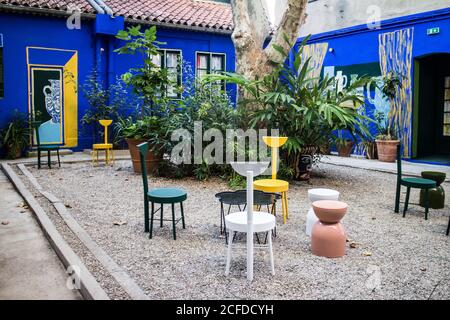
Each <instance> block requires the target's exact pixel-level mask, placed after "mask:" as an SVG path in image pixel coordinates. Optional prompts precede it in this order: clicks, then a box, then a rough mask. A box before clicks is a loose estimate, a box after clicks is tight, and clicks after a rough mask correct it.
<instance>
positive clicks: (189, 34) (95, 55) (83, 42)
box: [0, 12, 235, 150]
mask: <svg viewBox="0 0 450 320" xmlns="http://www.w3.org/2000/svg"><path fill="white" fill-rule="evenodd" d="M0 33H1V34H3V38H4V67H5V71H4V72H5V74H4V76H5V97H4V98H0V128H1V127H4V126H5V124H6V122H7V120H8V118H9V116H10V113H11V110H13V109H15V108H17V109H18V110H20V111H23V112H28V84H27V81H28V75H27V64H26V61H27V60H26V47H27V46H36V47H46V48H58V49H70V50H77V51H78V55H79V56H78V84H79V86H81V85H82V84H83V83H84V81H85V79H86V77H87V76H88V75H89V74H90V73H91V72H92V70H93V69H94V67H95V66H96V61H97V60H100V61H101V62H100V64H99V70H100V71H101V73H102V76H103V79H104V80H105V83H107V82H108V78H109V79H114V78H115V77H116V76H120V75H121V74H123V73H125V72H127V71H128V69H129V68H130V67H133V66H135V65H136V64H137V63H140V61H139V60H138V58H137V57H133V56H130V55H118V54H116V53H113V54H112V55H111V56H112V59H111V58H110V54H109V52H110V51H111V50H113V49H116V48H118V47H119V46H120V45H121V43H120V41H118V40H117V39H115V38H114V37H111V36H106V35H96V34H95V21H94V20H82V24H81V29H80V30H69V29H68V28H67V27H66V20H65V19H63V18H55V17H43V16H34V15H29V14H16V13H3V12H0ZM158 40H159V41H162V42H167V44H166V45H164V46H163V47H165V48H168V49H169V48H170V49H179V50H182V55H183V59H184V60H186V61H189V62H190V64H191V65H192V66H193V68H195V53H196V51H207V52H217V53H225V54H226V68H227V70H228V71H234V69H235V54H234V47H233V43H232V41H231V38H230V36H229V35H220V34H213V33H206V32H195V31H184V30H176V29H165V28H162V27H161V28H158ZM102 48H103V50H101V49H102ZM194 70H195V69H194ZM108 76H109V77H108ZM227 89H228V90H233V92H235V90H234V88H233V87H232V86H230V85H229V86H228V87H227ZM233 96H234V98H235V93H233ZM78 99H79V101H78V119H79V120H80V119H81V118H82V116H83V115H84V113H85V111H86V109H87V108H88V105H87V102H86V100H85V99H84V98H83V95H82V93H81V91H80V90H79V92H78ZM78 133H79V137H78V147H76V148H75V150H82V149H84V148H90V147H91V145H92V132H91V131H90V130H85V129H83V128H82V126H81V125H80V123H79V130H78Z"/></svg>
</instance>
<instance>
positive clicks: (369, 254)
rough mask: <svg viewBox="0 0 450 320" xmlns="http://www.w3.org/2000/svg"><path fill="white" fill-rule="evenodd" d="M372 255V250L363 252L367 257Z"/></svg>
mask: <svg viewBox="0 0 450 320" xmlns="http://www.w3.org/2000/svg"><path fill="white" fill-rule="evenodd" d="M371 255H372V252H370V251H365V252H363V256H365V257H370V256H371Z"/></svg>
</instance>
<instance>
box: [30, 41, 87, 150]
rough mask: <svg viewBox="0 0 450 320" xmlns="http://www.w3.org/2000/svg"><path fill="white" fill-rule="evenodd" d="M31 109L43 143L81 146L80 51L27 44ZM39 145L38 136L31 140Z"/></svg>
mask: <svg viewBox="0 0 450 320" xmlns="http://www.w3.org/2000/svg"><path fill="white" fill-rule="evenodd" d="M26 56H27V67H28V88H29V89H28V96H29V100H28V101H29V102H28V103H29V106H28V109H29V110H28V111H29V113H30V114H32V115H33V116H34V117H35V119H36V120H38V121H41V122H42V124H41V126H40V127H39V138H40V140H41V143H42V144H58V145H61V146H64V147H69V148H70V147H76V146H77V145H78V91H77V87H78V52H77V51H76V50H66V49H56V48H41V47H27V48H26ZM32 142H33V145H36V142H37V141H36V137H33V139H32Z"/></svg>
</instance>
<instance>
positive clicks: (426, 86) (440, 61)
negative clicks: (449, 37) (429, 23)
mask: <svg viewBox="0 0 450 320" xmlns="http://www.w3.org/2000/svg"><path fill="white" fill-rule="evenodd" d="M415 68H416V70H415V78H416V79H415V95H416V96H415V110H414V131H415V132H414V149H413V158H415V159H416V160H423V161H426V162H432V163H433V162H434V163H440V164H446V165H450V54H435V55H430V56H426V57H423V58H420V59H417V60H416V63H415Z"/></svg>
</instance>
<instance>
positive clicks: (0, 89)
mask: <svg viewBox="0 0 450 320" xmlns="http://www.w3.org/2000/svg"><path fill="white" fill-rule="evenodd" d="M3 79H4V77H3V47H0V98H3V97H4V96H5V84H4V80H3Z"/></svg>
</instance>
